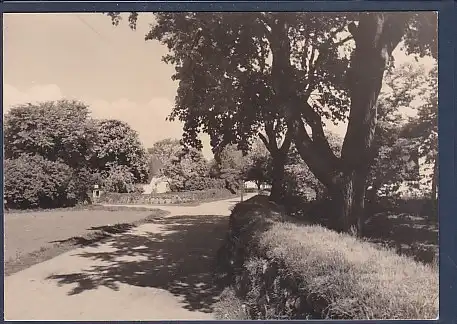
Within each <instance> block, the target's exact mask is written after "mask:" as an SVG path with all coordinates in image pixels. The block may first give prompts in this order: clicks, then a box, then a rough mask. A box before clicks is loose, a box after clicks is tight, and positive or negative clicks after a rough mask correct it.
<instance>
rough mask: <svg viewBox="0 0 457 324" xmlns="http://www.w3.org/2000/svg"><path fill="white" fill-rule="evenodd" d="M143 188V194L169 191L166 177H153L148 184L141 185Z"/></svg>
mask: <svg viewBox="0 0 457 324" xmlns="http://www.w3.org/2000/svg"><path fill="white" fill-rule="evenodd" d="M143 190H144V191H143V194H145V195H150V194H153V193H164V192H170V185H169V184H168V179H167V178H165V177H154V178H152V179H151V182H150V183H149V184H147V185H144V186H143Z"/></svg>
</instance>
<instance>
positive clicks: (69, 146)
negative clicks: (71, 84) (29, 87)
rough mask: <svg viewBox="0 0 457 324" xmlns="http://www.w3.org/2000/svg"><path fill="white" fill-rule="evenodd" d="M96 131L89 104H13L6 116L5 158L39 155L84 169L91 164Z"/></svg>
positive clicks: (68, 102) (51, 102) (63, 101)
mask: <svg viewBox="0 0 457 324" xmlns="http://www.w3.org/2000/svg"><path fill="white" fill-rule="evenodd" d="M95 141H96V131H95V127H94V125H93V123H92V121H91V120H90V119H89V110H88V107H87V106H86V105H84V104H83V103H80V102H77V101H68V100H59V101H48V102H43V103H38V104H25V105H19V106H16V107H12V109H11V110H10V111H9V112H8V113H7V114H6V115H5V118H4V147H5V158H7V159H14V158H17V157H19V156H20V155H21V154H38V155H40V156H42V157H44V158H46V159H48V160H50V161H62V162H64V163H65V164H67V165H69V166H71V167H73V168H80V167H82V166H85V165H87V160H88V159H89V157H90V155H91V152H92V151H91V150H92V145H93V143H94V142H95Z"/></svg>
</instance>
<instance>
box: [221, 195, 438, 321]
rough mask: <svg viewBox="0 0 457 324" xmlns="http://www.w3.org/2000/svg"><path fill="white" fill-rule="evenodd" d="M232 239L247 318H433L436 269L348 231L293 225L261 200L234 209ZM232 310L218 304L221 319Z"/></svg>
mask: <svg viewBox="0 0 457 324" xmlns="http://www.w3.org/2000/svg"><path fill="white" fill-rule="evenodd" d="M229 240H230V241H231V242H230V243H229V244H226V245H225V249H229V250H230V251H229V252H225V255H226V256H227V260H226V268H227V269H228V271H227V275H228V276H229V277H230V278H231V279H230V280H231V284H232V289H233V291H234V293H235V294H236V296H237V297H238V298H239V299H240V300H242V301H243V302H242V304H243V305H244V307H245V308H246V309H247V314H249V318H250V319H435V318H436V317H437V315H438V291H439V285H438V271H437V268H436V267H434V266H433V265H425V264H423V263H420V262H416V261H414V260H413V259H412V258H409V257H406V256H401V255H398V254H397V253H395V251H393V250H390V249H386V248H382V247H380V246H377V245H375V244H373V243H369V242H366V241H361V240H358V239H356V238H354V237H352V236H350V235H346V234H339V233H336V232H334V231H331V230H329V229H326V228H323V227H321V226H317V225H309V224H304V223H298V222H296V221H295V222H294V221H293V220H292V219H290V218H287V216H284V214H283V212H282V211H281V209H280V208H279V207H278V206H275V205H274V204H272V203H270V202H268V200H267V199H266V198H265V197H260V196H257V197H254V198H252V199H250V200H247V201H246V202H244V203H241V204H239V205H237V206H236V207H235V209H234V210H233V213H232V215H231V218H230V234H229ZM232 299H233V298H232ZM224 302H225V303H227V302H226V301H224V300H221V303H220V305H222V304H223V303H224ZM230 307H232V308H233V309H230ZM236 308H238V309H239V306H236V305H234V306H233V305H232V306H226V307H223V306H220V307H219V313H220V314H222V315H220V317H222V316H224V314H233V313H236V312H235V311H236Z"/></svg>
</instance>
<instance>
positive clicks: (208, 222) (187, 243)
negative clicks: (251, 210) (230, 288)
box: [4, 195, 252, 321]
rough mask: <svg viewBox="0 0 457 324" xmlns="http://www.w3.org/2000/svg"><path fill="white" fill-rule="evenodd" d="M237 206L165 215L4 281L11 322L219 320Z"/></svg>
mask: <svg viewBox="0 0 457 324" xmlns="http://www.w3.org/2000/svg"><path fill="white" fill-rule="evenodd" d="M251 196H252V195H248V196H247V197H246V199H248V198H249V197H251ZM238 201H239V200H237V199H236V198H232V199H228V200H223V201H216V202H211V203H207V204H202V205H200V206H195V207H178V206H170V207H161V209H165V210H168V211H170V214H169V215H167V216H164V217H162V218H161V219H159V220H157V222H155V223H148V224H144V225H141V226H139V227H137V228H134V229H132V230H130V231H129V232H127V233H123V234H119V235H116V236H114V237H112V238H110V239H109V240H107V241H105V242H103V243H99V244H96V245H94V246H88V247H83V248H78V249H75V250H72V251H70V252H67V253H64V254H61V255H60V256H57V257H55V258H53V259H51V260H48V261H45V262H43V263H40V264H37V265H34V266H32V267H30V268H28V269H25V270H23V271H20V272H18V273H15V274H13V275H11V276H8V277H6V278H5V281H4V287H5V295H4V297H5V299H4V300H5V305H4V314H5V319H6V320H77V321H84V320H93V321H95V320H106V321H109V320H113V321H120V320H173V319H175V320H179V319H181V320H182V319H188V320H204V319H213V317H212V313H211V312H212V309H211V305H212V304H213V303H214V302H215V301H216V300H217V297H218V294H219V293H220V291H218V290H217V288H216V287H215V285H214V284H213V282H212V269H213V265H214V263H213V262H214V260H213V257H214V253H215V251H216V249H217V248H218V246H219V245H220V241H221V240H222V239H223V238H224V235H225V233H226V230H227V221H228V218H227V217H224V216H227V215H229V214H230V210H231V207H233V205H235V204H236V203H237V202H238ZM143 207H144V206H143ZM148 207H150V208H155V207H154V206H148Z"/></svg>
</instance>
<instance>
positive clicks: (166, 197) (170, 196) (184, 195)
mask: <svg viewBox="0 0 457 324" xmlns="http://www.w3.org/2000/svg"><path fill="white" fill-rule="evenodd" d="M230 197H233V194H232V193H231V192H230V191H228V190H226V189H209V190H199V191H187V192H166V193H160V194H156V193H154V194H150V195H144V194H140V193H128V194H120V193H105V194H103V195H102V196H101V197H100V200H99V201H100V202H102V203H107V204H139V205H155V204H182V203H193V202H202V201H208V200H213V199H228V198H230Z"/></svg>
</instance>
